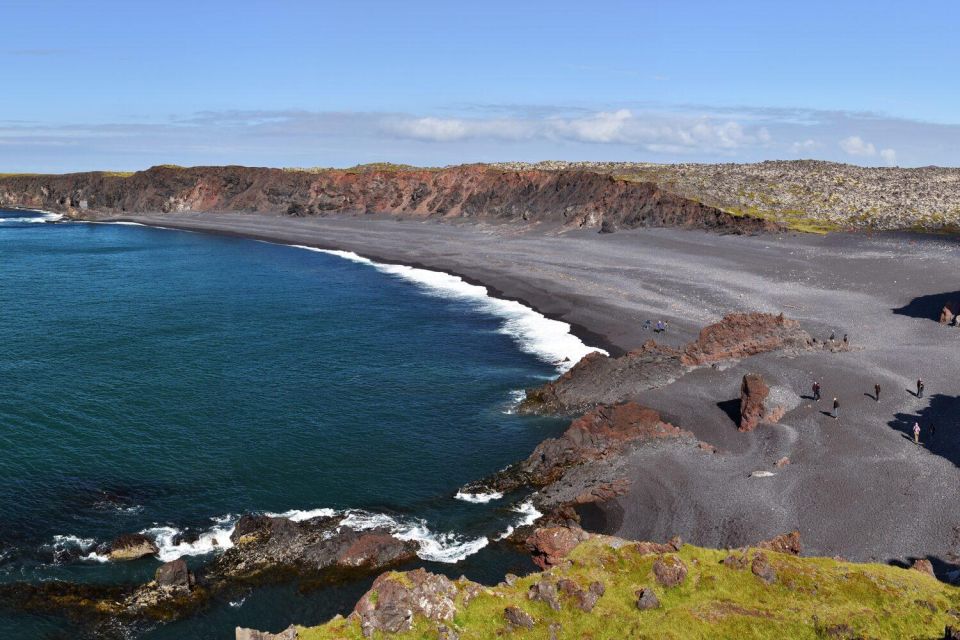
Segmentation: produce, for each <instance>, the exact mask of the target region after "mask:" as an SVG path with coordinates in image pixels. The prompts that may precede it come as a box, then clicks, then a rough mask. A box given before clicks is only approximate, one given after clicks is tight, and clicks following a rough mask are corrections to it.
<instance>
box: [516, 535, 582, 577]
mask: <svg viewBox="0 0 960 640" xmlns="http://www.w3.org/2000/svg"><path fill="white" fill-rule="evenodd" d="M587 537H589V534H587V533H586V532H585V531H583V530H582V529H570V528H568V527H545V528H541V529H537V530H536V531H534V532H533V534H532V535H531V536H530V537H529V538H527V540H526V545H527V549H529V550H530V553H531V555H532V556H533V562H534V563H535V564H536V565H537V566H538V567H540V568H541V569H549V568H550V567H552V566H555V565H557V564H559V563H560V562H561V561H563V559H564V558H566V557H567V555H569V553H570V552H571V551H573V549H574V547H576V546H577V545H578V544H580V543H581V542H583V541H584V540H586V539H587Z"/></svg>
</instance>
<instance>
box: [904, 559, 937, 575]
mask: <svg viewBox="0 0 960 640" xmlns="http://www.w3.org/2000/svg"><path fill="white" fill-rule="evenodd" d="M910 568H911V569H913V570H914V571H919V572H920V573H925V574H927V575H928V576H930V577H932V578H936V577H937V576H936V574H935V573H934V572H933V564H931V562H930V561H929V560H927V559H926V558H917V559H916V560H914V561H913V564H912V565H910Z"/></svg>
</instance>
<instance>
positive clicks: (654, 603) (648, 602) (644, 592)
mask: <svg viewBox="0 0 960 640" xmlns="http://www.w3.org/2000/svg"><path fill="white" fill-rule="evenodd" d="M636 595H637V609H640V611H647V610H649V609H659V608H660V599H659V598H657V594H655V593H654V592H653V589H649V588H647V587H644V588H643V589H640V590H639V591H637V593H636Z"/></svg>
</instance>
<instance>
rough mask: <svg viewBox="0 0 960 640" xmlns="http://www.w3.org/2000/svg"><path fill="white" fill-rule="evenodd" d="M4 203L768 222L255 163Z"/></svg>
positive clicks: (118, 209)
mask: <svg viewBox="0 0 960 640" xmlns="http://www.w3.org/2000/svg"><path fill="white" fill-rule="evenodd" d="M0 205H6V206H21V207H35V208H42V209H48V210H53V211H65V212H69V213H76V214H78V215H81V216H82V215H89V214H105V215H122V214H124V213H130V214H133V213H147V212H164V213H171V212H172V213H176V212H185V211H193V212H205V211H209V212H216V211H249V212H264V213H266V212H270V213H291V214H295V215H323V214H326V213H386V214H403V215H408V216H419V217H424V218H426V217H457V218H464V217H465V218H486V219H497V220H504V221H531V222H535V221H553V222H559V223H562V224H565V225H568V226H571V227H601V226H603V228H604V230H613V229H616V228H635V227H662V226H671V227H674V226H675V227H688V228H702V229H723V230H728V231H732V232H746V233H755V232H762V231H775V230H777V229H779V226H778V225H776V224H775V223H773V222H769V221H765V220H759V219H755V218H746V217H737V216H733V215H730V214H728V213H725V212H723V211H721V210H719V209H716V208H713V207H709V206H706V205H703V204H701V203H699V202H696V201H694V200H690V199H688V198H684V197H682V196H678V195H676V194H673V193H669V192H667V191H663V190H661V189H660V188H659V187H657V185H655V184H653V183H648V182H632V181H626V180H620V179H616V178H614V177H611V176H607V175H601V174H598V173H594V172H590V171H582V170H570V171H542V170H524V171H505V170H501V169H496V168H493V167H488V166H483V165H464V166H459V167H451V168H447V169H441V170H365V171H352V170H346V171H344V170H333V169H331V170H325V171H294V170H284V169H267V168H252V167H193V168H178V167H154V168H151V169H148V170H146V171H141V172H138V173H134V174H132V175H126V176H124V175H117V174H107V173H77V174H67V175H51V176H43V175H33V176H31V175H23V176H6V177H3V178H0Z"/></svg>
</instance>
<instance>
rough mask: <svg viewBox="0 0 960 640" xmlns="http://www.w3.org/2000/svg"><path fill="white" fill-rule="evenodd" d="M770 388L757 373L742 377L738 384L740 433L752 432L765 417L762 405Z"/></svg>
mask: <svg viewBox="0 0 960 640" xmlns="http://www.w3.org/2000/svg"><path fill="white" fill-rule="evenodd" d="M768 395H770V387H768V386H767V383H766V382H764V381H763V376H761V375H760V374H758V373H748V374H747V375H745V376H743V382H741V384H740V426H739V428H740V431H753V430H754V429H756V428H757V425H758V424H760V421H761V420H763V418H764V416H765V415H766V408H765V405H764V403H765V402H766V400H767V396H768Z"/></svg>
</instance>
